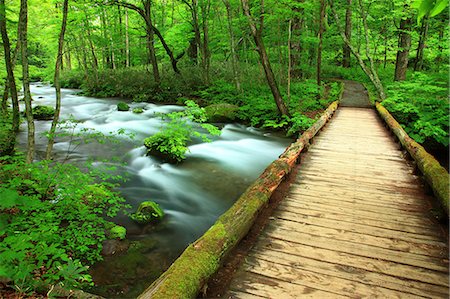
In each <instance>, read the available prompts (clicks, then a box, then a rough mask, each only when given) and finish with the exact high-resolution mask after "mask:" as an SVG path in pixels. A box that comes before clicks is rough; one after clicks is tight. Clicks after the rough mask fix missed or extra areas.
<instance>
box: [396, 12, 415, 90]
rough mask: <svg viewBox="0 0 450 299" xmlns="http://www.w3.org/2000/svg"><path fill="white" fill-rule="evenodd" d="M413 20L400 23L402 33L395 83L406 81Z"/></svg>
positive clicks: (403, 20) (400, 33) (399, 40)
mask: <svg viewBox="0 0 450 299" xmlns="http://www.w3.org/2000/svg"><path fill="white" fill-rule="evenodd" d="M411 23H412V19H411V18H406V19H402V20H401V21H400V32H399V35H398V50H397V59H396V61H395V75H394V80H395V81H403V80H405V79H406V70H407V69H408V56H409V49H410V48H411V34H410V30H411Z"/></svg>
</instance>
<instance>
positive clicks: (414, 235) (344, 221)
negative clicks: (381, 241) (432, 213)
mask: <svg viewBox="0 0 450 299" xmlns="http://www.w3.org/2000/svg"><path fill="white" fill-rule="evenodd" d="M278 210H279V211H283V212H288V213H289V212H292V214H294V215H296V217H298V219H303V218H305V217H317V218H320V219H321V220H322V222H321V223H326V221H327V220H328V221H329V222H330V223H332V224H334V226H336V224H335V223H336V222H338V223H339V225H342V226H343V227H344V228H346V227H349V228H352V227H353V228H354V229H355V230H357V229H364V228H365V226H370V227H372V229H373V230H374V232H376V233H377V234H378V235H380V236H383V235H385V234H391V235H392V236H395V237H398V238H400V237H401V239H403V240H406V241H407V240H410V239H411V240H412V241H421V242H423V243H425V244H427V243H428V242H430V244H431V245H436V244H437V245H438V244H442V243H444V242H442V234H441V233H440V232H439V231H436V230H432V229H429V228H425V229H422V228H420V227H419V228H416V227H413V226H409V225H405V224H404V223H400V222H398V223H388V222H385V221H379V220H377V219H375V220H374V219H366V218H363V217H359V216H357V215H352V216H351V217H342V215H341V214H336V213H331V212H329V211H326V210H322V211H319V210H313V209H296V208H295V209H292V208H290V207H286V206H283V205H281V206H279V207H278ZM287 215H288V214H287ZM286 217H288V216H286ZM315 221H317V220H315ZM324 225H325V224H324ZM360 226H362V227H360ZM377 229H380V230H379V231H378V230H377ZM386 230H387V232H384V233H383V231H386Z"/></svg>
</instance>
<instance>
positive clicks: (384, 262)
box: [225, 107, 449, 299]
mask: <svg viewBox="0 0 450 299" xmlns="http://www.w3.org/2000/svg"><path fill="white" fill-rule="evenodd" d="M429 209H430V204H429V198H428V197H427V195H426V194H425V192H424V188H423V186H422V185H421V182H420V180H419V179H418V178H417V177H416V176H414V175H413V169H412V167H411V166H409V165H408V164H407V163H406V161H405V160H404V159H403V157H402V152H401V151H400V149H399V146H398V145H397V144H396V143H395V142H394V141H393V139H392V137H391V136H390V134H389V132H388V131H387V130H386V129H385V128H384V126H383V125H382V123H381V121H380V120H379V119H378V117H377V115H376V112H375V111H374V110H372V109H363V108H347V107H341V108H340V109H338V111H337V112H336V115H335V116H334V117H333V118H332V120H331V122H330V123H329V124H328V125H327V127H326V128H325V129H324V130H323V131H322V132H321V134H320V135H319V136H317V137H316V138H315V139H314V143H313V145H312V146H311V147H310V149H309V151H308V152H307V153H306V154H305V157H304V158H303V160H302V163H301V165H300V166H299V171H298V174H297V178H296V182H295V183H294V184H293V185H292V186H291V188H290V191H289V194H288V196H287V197H286V198H285V199H284V200H283V201H282V203H281V204H280V205H279V207H278V208H277V210H276V211H275V213H274V215H273V217H271V219H270V221H269V224H268V225H267V226H266V227H265V229H264V231H263V233H262V234H261V235H260V236H259V238H258V241H257V242H256V244H255V246H254V247H253V249H252V250H251V251H250V253H249V255H248V256H247V258H246V259H245V262H244V264H243V265H242V266H241V268H240V269H239V270H238V271H237V273H236V275H235V276H234V278H233V280H232V282H231V285H230V289H229V291H228V293H227V294H226V295H225V297H226V298H283V299H284V298H349V297H350V298H360V297H382V298H420V297H422V298H423V297H425V298H448V297H449V267H448V253H449V252H448V244H447V240H446V238H445V237H444V234H443V232H441V231H440V228H439V226H438V225H436V223H435V222H434V221H433V219H432V218H431V217H430V215H429Z"/></svg>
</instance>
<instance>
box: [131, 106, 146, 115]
mask: <svg viewBox="0 0 450 299" xmlns="http://www.w3.org/2000/svg"><path fill="white" fill-rule="evenodd" d="M143 112H144V109H142V108H139V107H138V108H133V113H136V114H141V113H143Z"/></svg>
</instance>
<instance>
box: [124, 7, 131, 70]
mask: <svg viewBox="0 0 450 299" xmlns="http://www.w3.org/2000/svg"><path fill="white" fill-rule="evenodd" d="M128 26H129V24H128V9H126V8H125V66H126V67H130V65H131V64H130V37H129V33H128Z"/></svg>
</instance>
